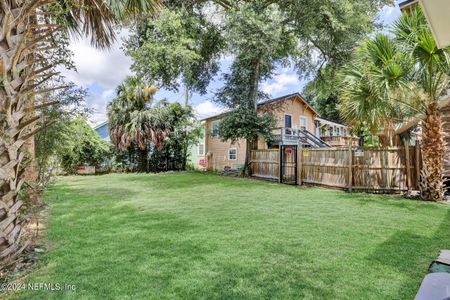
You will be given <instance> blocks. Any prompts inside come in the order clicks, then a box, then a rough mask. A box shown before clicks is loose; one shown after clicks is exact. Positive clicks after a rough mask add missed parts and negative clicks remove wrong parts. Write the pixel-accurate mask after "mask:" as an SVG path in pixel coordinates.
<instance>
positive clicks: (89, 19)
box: [0, 0, 159, 269]
mask: <svg viewBox="0 0 450 300" xmlns="http://www.w3.org/2000/svg"><path fill="white" fill-rule="evenodd" d="M0 5H1V10H0V58H1V60H0V74H1V84H0V260H1V261H2V262H4V261H6V260H7V259H12V258H13V257H14V256H16V254H17V253H19V252H20V250H21V248H23V247H22V246H21V244H20V237H21V236H22V232H23V231H22V225H23V220H22V219H21V218H20V209H21V206H22V201H20V200H19V199H18V194H19V191H20V190H21V187H22V185H23V183H24V178H23V173H24V165H25V158H26V151H25V149H24V143H25V141H26V140H27V139H29V138H30V137H32V136H33V135H34V134H35V132H36V131H37V130H42V129H43V128H35V129H32V130H30V128H33V127H32V126H31V125H33V124H34V123H35V122H36V121H37V120H39V116H38V115H36V113H35V111H38V110H39V109H41V108H43V107H45V106H48V105H50V104H51V103H43V104H39V105H37V104H35V103H34V95H36V94H38V93H44V92H48V89H45V88H40V87H41V86H42V84H43V83H44V82H46V81H47V80H49V79H50V78H52V77H53V76H54V75H55V72H56V71H55V67H56V65H57V64H58V63H59V61H55V60H54V59H53V57H55V56H57V53H58V51H59V50H60V49H61V45H58V44H57V41H59V39H58V37H61V36H67V35H68V34H77V35H86V36H90V37H91V42H92V44H93V45H95V46H97V47H108V46H109V45H111V44H112V42H113V41H114V39H115V35H114V30H113V26H114V24H116V23H117V22H118V21H119V20H122V19H125V18H126V17H129V16H130V15H133V14H135V13H137V12H140V11H144V10H148V11H150V13H154V12H155V11H156V10H157V8H158V6H159V0H108V1H106V0H34V1H30V0H0ZM44 128H45V126H44ZM1 268H2V266H1V265H0V269H1Z"/></svg>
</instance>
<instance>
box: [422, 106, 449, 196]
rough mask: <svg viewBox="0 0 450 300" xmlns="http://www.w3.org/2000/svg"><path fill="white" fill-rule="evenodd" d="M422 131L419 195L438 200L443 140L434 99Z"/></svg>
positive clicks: (439, 118)
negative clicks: (421, 164)
mask: <svg viewBox="0 0 450 300" xmlns="http://www.w3.org/2000/svg"><path fill="white" fill-rule="evenodd" d="M422 131H423V132H422V135H423V137H422V139H423V141H422V144H423V169H422V174H421V176H422V178H421V187H420V188H421V196H422V198H423V199H425V200H431V201H440V200H443V199H444V180H443V170H444V157H445V142H444V133H443V130H442V122H441V113H440V111H439V107H438V104H437V102H436V101H433V102H432V103H431V104H430V105H429V106H428V108H427V111H426V117H425V120H424V122H423V127H422Z"/></svg>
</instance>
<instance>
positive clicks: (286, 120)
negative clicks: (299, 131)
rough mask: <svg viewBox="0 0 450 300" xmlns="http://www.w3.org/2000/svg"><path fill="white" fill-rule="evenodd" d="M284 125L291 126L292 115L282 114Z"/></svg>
mask: <svg viewBox="0 0 450 300" xmlns="http://www.w3.org/2000/svg"><path fill="white" fill-rule="evenodd" d="M284 127H286V128H292V116H291V115H284Z"/></svg>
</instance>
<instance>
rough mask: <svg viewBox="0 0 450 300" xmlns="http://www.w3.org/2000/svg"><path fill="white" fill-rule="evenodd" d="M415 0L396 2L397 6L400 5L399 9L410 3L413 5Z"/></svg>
mask: <svg viewBox="0 0 450 300" xmlns="http://www.w3.org/2000/svg"><path fill="white" fill-rule="evenodd" d="M417 1H418V0H406V1H403V2H400V3H399V4H398V6H400V9H403V8H405V7H407V6H410V5H413V4H415V3H417Z"/></svg>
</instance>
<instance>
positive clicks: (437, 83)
mask: <svg viewBox="0 0 450 300" xmlns="http://www.w3.org/2000/svg"><path fill="white" fill-rule="evenodd" d="M393 32H394V34H395V38H396V40H397V41H398V43H399V44H400V45H401V47H402V50H403V51H404V52H405V53H407V54H409V55H410V56H411V57H412V58H413V66H414V69H413V74H412V75H413V79H414V82H415V83H416V84H417V85H418V86H419V87H420V88H421V90H422V91H423V93H422V95H423V96H422V99H421V100H422V101H421V109H422V111H423V112H425V120H424V122H423V126H422V144H423V170H422V180H421V184H422V187H421V189H422V197H423V198H424V199H428V200H434V201H438V200H443V199H444V183H443V169H444V156H445V148H446V145H445V142H444V133H443V129H442V121H441V114H440V110H439V99H440V98H441V97H442V96H443V94H444V93H446V91H447V88H448V86H449V74H450V48H447V49H438V47H437V44H436V41H435V40H434V38H433V35H432V34H431V31H430V29H429V27H428V24H427V22H426V19H425V16H424V15H423V13H422V10H420V9H416V10H415V11H413V12H412V13H411V14H405V15H404V16H402V17H401V18H400V19H399V20H398V21H397V22H396V24H395V27H394V30H393Z"/></svg>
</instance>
